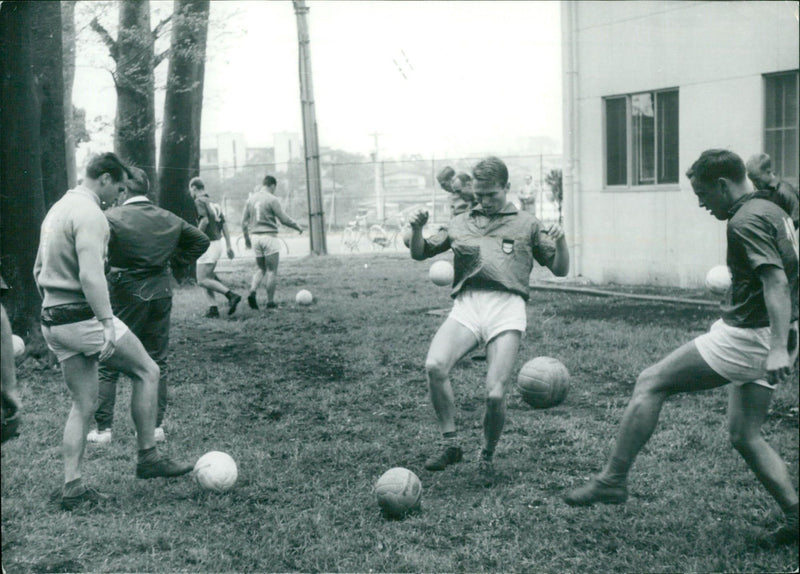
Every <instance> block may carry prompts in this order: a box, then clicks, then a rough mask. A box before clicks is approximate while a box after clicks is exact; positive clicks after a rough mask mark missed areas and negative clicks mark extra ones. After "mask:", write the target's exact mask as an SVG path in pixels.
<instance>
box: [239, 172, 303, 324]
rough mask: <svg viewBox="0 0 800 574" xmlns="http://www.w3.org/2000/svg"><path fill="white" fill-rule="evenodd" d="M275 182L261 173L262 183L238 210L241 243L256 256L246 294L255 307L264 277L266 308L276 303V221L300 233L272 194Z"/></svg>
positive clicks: (276, 183)
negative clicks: (240, 218)
mask: <svg viewBox="0 0 800 574" xmlns="http://www.w3.org/2000/svg"><path fill="white" fill-rule="evenodd" d="M277 185H278V182H277V180H276V179H275V178H274V177H272V176H271V175H267V176H265V177H264V185H263V186H262V187H261V188H260V189H259V190H258V191H256V192H255V193H253V194H252V195H251V196H250V197H249V198H248V199H247V205H245V208H244V213H243V214H242V234H243V235H244V243H245V246H247V248H248V249H250V248H251V247H252V249H253V252H254V253H255V256H256V271H255V273H253V280H252V282H251V283H250V293H249V295H247V304H248V305H250V308H251V309H258V302H257V301H256V290H257V289H258V286H259V285H261V282H262V281H263V280H264V278H265V277H266V279H267V309H274V308H275V307H277V306H278V305H277V304H276V303H275V287H276V285H277V279H278V262H279V259H280V252H279V249H280V244H279V243H278V239H277V237H275V236H276V235H277V234H278V221H280V222H281V223H283V224H284V225H285V226H287V227H291V228H292V229H295V230H297V231H298V232H300V234H302V233H303V229H302V228H301V227H300V226H299V225H298V224H297V222H295V220H294V219H292V218H291V217H289V216H288V215H286V213H285V212H284V211H283V208H282V207H281V202H280V200H279V199H278V198H277V197H276V196H275V188H276V187H277ZM251 236H252V237H251Z"/></svg>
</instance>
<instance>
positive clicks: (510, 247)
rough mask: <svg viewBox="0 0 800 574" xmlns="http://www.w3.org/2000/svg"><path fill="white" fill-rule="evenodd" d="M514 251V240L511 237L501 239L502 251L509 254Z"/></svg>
mask: <svg viewBox="0 0 800 574" xmlns="http://www.w3.org/2000/svg"><path fill="white" fill-rule="evenodd" d="M513 251H514V240H513V239H503V253H505V254H506V255H511V253H512V252H513Z"/></svg>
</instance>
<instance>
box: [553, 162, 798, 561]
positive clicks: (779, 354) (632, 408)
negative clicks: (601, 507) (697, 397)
mask: <svg viewBox="0 0 800 574" xmlns="http://www.w3.org/2000/svg"><path fill="white" fill-rule="evenodd" d="M686 177H688V178H689V180H690V181H691V184H692V188H693V189H694V193H695V195H696V196H697V199H698V202H699V204H700V207H702V208H704V209H706V210H708V211H710V212H711V214H712V215H713V216H714V217H716V218H717V219H719V220H726V219H727V220H728V256H727V263H728V267H729V268H730V269H731V273H732V285H731V288H730V289H729V290H728V293H727V295H726V300H725V301H724V302H723V305H722V319H720V320H718V321H717V322H716V323H714V324H713V325H712V326H711V330H710V331H709V332H708V333H706V334H704V335H701V336H699V337H697V338H696V339H695V340H694V341H691V342H689V343H686V344H684V345H683V346H681V347H679V348H678V349H677V350H675V351H673V352H672V353H671V354H670V355H668V356H667V357H665V358H664V359H662V360H661V361H659V362H658V363H656V364H655V365H652V366H650V367H648V368H647V369H645V370H644V371H643V372H642V373H641V374H640V375H639V378H638V379H637V381H636V386H635V388H634V390H633V396H632V397H631V400H630V402H629V403H628V407H627V408H626V409H625V414H624V415H623V416H622V422H621V424H620V429H619V434H618V436H617V441H616V444H615V446H614V448H613V450H612V452H611V455H610V456H609V458H608V461H607V462H606V466H605V468H603V471H602V472H601V473H600V475H599V476H598V477H596V478H594V479H592V480H591V481H590V482H589V483H588V484H586V485H584V486H582V487H580V488H576V489H574V490H572V491H570V492H569V493H568V494H567V495H566V497H565V500H566V502H567V504H570V505H573V506H589V505H591V504H594V503H598V502H600V503H606V504H619V503H622V502H625V500H626V499H627V497H628V490H627V487H626V483H627V477H628V472H629V470H630V468H631V465H632V464H633V461H634V459H635V458H636V455H637V454H638V453H639V451H640V450H641V449H642V447H643V446H644V445H645V444H646V443H647V441H648V440H649V439H650V436H651V435H652V434H653V431H654V430H655V427H656V423H657V422H658V417H659V413H660V411H661V406H662V404H663V403H664V401H665V400H666V399H667V397H669V396H671V395H674V394H676V393H684V392H692V391H703V390H708V389H713V388H715V387H719V386H722V385H729V386H728V396H729V399H728V427H729V432H730V437H731V441H732V443H733V445H734V447H735V448H736V450H738V451H739V453H740V454H741V455H742V457H743V458H744V460H745V461H746V462H747V464H748V465H749V466H750V468H751V469H752V470H753V472H754V473H755V475H756V477H757V478H758V479H759V480H760V481H761V483H762V484H763V485H764V487H765V488H766V489H767V492H769V493H770V495H772V497H773V498H774V499H775V500H776V501H777V502H778V504H779V505H780V507H781V508H782V509H783V512H784V514H785V516H786V523H785V524H784V525H783V526H781V527H780V528H779V529H778V530H776V531H774V532H770V533H764V534H763V535H762V536H761V538H760V542H761V543H762V545H765V546H775V545H778V544H789V543H791V542H797V537H798V528H797V524H798V510H797V509H798V507H797V493H796V492H795V489H794V486H793V482H792V479H791V477H790V476H789V472H788V470H787V468H786V465H785V464H784V462H783V461H782V460H781V458H780V456H779V455H778V453H777V452H775V451H774V450H773V449H772V447H770V445H769V444H767V442H766V440H765V439H764V436H763V435H762V434H761V425H762V424H763V423H764V421H765V419H766V417H767V410H768V408H769V403H770V399H771V398H772V392H773V390H774V389H775V387H776V386H777V385H778V384H781V383H784V384H785V383H786V381H787V379H788V378H789V377H790V375H791V365H792V362H793V360H794V356H796V354H797V305H798V300H797V297H798V291H797V282H798V244H797V233H796V231H795V230H794V226H793V224H792V222H791V219H790V218H789V216H788V215H787V214H786V213H785V212H784V211H783V210H782V209H780V208H779V207H778V206H777V205H775V204H774V203H772V202H770V201H767V200H765V199H762V198H758V197H755V195H754V194H752V193H750V190H749V188H748V185H747V180H746V178H745V166H744V163H742V160H741V158H739V156H738V155H736V154H734V153H732V152H729V151H726V150H707V151H705V152H703V153H702V155H701V156H700V158H699V159H698V160H697V161H696V162H695V163H694V165H692V167H691V168H690V169H689V171H688V172H687V173H686Z"/></svg>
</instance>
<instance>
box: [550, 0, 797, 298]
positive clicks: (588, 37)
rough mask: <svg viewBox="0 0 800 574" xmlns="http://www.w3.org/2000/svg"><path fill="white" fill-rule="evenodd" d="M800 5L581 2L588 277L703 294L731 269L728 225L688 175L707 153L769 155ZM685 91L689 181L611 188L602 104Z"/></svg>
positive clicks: (792, 61)
mask: <svg viewBox="0 0 800 574" xmlns="http://www.w3.org/2000/svg"><path fill="white" fill-rule="evenodd" d="M796 6H797V4H796V3H782V2H686V1H679V2H641V1H636V2H574V3H572V6H571V9H573V10H576V11H577V13H576V14H577V36H576V39H577V42H576V49H577V78H578V80H577V101H576V102H573V105H576V106H577V112H578V113H577V117H578V130H577V131H578V140H579V141H578V146H577V153H578V162H577V164H578V165H579V170H578V173H577V178H578V181H579V183H578V189H577V193H578V194H579V195H578V197H577V198H576V201H575V209H578V210H579V211H580V216H579V217H578V218H577V219H578V220H579V221H580V227H581V229H580V233H579V238H580V239H579V240H578V241H580V246H581V250H580V251H581V253H582V256H581V261H580V268H581V274H582V275H583V276H585V277H588V278H589V279H591V280H593V281H598V282H609V281H613V282H620V283H655V284H665V285H675V286H682V287H693V286H697V285H700V284H702V281H703V279H704V277H705V272H706V271H707V270H708V269H709V268H710V267H712V266H713V265H716V264H719V263H724V261H725V223H724V222H719V221H717V220H716V219H714V218H713V217H711V216H710V215H709V214H708V213H707V212H706V211H704V210H702V209H699V208H698V206H697V201H696V199H695V197H694V194H693V192H692V190H691V186H690V185H689V182H688V181H687V180H686V178H685V177H684V176H683V175H682V174H683V173H684V172H685V171H686V170H687V169H688V168H689V166H690V165H691V164H692V162H693V161H694V160H695V159H696V158H697V157H698V156H699V154H700V152H702V151H703V150H705V149H708V148H712V147H716V148H727V149H730V150H732V151H735V152H736V153H738V154H739V155H740V156H742V158H743V159H747V157H748V156H749V155H751V154H753V153H756V152H759V151H762V146H763V115H764V102H763V89H764V88H763V79H762V75H763V74H767V73H772V72H779V71H786V70H792V69H797V68H798V26H797V20H796V16H795V14H794V10H795V9H796ZM675 87H677V88H678V89H679V102H680V103H679V106H680V115H679V129H680V144H679V148H680V151H679V153H680V172H681V178H680V180H679V183H678V184H673V185H661V186H658V188H657V189H656V188H649V189H643V188H629V189H625V190H622V191H619V190H614V191H610V190H604V189H603V177H604V171H603V168H604V154H603V147H604V138H605V135H604V131H603V130H604V127H603V111H604V107H603V106H604V104H603V97H606V96H612V95H618V94H629V93H635V92H640V91H651V90H659V89H663V88H675ZM565 111H566V110H565ZM568 136H569V134H565V138H567V137H568ZM567 221H569V219H567Z"/></svg>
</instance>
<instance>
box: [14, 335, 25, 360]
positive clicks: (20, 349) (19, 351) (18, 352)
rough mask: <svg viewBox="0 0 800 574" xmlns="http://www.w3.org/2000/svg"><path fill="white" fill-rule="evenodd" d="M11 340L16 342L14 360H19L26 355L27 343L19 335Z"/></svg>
mask: <svg viewBox="0 0 800 574" xmlns="http://www.w3.org/2000/svg"><path fill="white" fill-rule="evenodd" d="M11 340H12V341H13V342H14V358H15V359H19V358H20V357H21V356H22V355H24V354H25V341H23V340H22V337H20V336H19V335H11Z"/></svg>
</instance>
